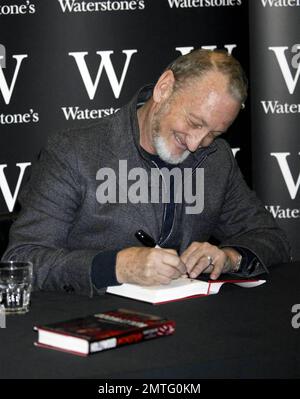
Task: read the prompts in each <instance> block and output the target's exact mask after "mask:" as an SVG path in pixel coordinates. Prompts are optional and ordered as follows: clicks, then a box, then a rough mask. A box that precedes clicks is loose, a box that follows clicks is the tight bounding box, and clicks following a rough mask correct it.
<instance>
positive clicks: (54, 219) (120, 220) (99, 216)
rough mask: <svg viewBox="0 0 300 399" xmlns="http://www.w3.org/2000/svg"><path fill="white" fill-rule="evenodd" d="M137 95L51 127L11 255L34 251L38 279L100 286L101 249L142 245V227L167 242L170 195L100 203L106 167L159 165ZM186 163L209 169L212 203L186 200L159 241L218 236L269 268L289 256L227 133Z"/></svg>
mask: <svg viewBox="0 0 300 399" xmlns="http://www.w3.org/2000/svg"><path fill="white" fill-rule="evenodd" d="M137 102H138V96H135V97H134V98H133V100H132V101H131V102H130V103H129V104H128V105H126V106H124V107H123V108H121V110H120V111H118V112H117V113H116V114H115V115H113V116H110V117H106V118H104V119H103V120H101V121H99V122H97V123H95V124H93V125H90V126H87V127H84V128H80V129H72V130H68V131H65V132H62V133H59V134H56V135H53V136H51V137H50V138H49V140H48V144H47V146H46V148H45V149H44V150H43V151H42V153H41V156H40V159H39V161H38V162H37V163H36V164H35V165H34V166H33V168H32V175H31V178H30V181H29V182H28V184H27V185H26V186H25V188H24V190H23V191H22V193H21V195H20V202H21V205H22V210H21V213H20V215H19V217H18V219H17V221H16V222H15V223H14V224H13V226H12V228H11V231H10V242H9V246H8V248H7V251H6V252H5V254H4V256H3V259H12V258H13V259H24V260H25V259H26V260H31V261H32V262H33V264H34V271H35V273H34V276H35V280H34V286H35V288H37V289H46V290H48V289H49V290H64V289H65V287H70V286H71V287H73V289H74V290H75V291H76V292H78V293H83V294H88V295H92V294H93V291H94V289H93V284H92V283H91V265H92V261H93V259H94V257H95V256H96V255H97V254H98V253H100V252H101V251H107V250H119V249H122V248H126V247H131V246H139V245H141V244H139V242H138V241H137V240H136V238H135V236H134V233H135V232H136V230H138V229H143V230H145V231H147V232H148V233H149V234H150V235H152V236H153V237H154V239H155V240H156V241H160V233H161V229H162V224H163V218H164V208H165V205H164V204H163V203H137V204H133V203H129V202H128V203H106V204H100V203H99V202H98V201H97V199H96V190H97V187H99V184H100V182H99V181H97V180H96V175H97V172H98V170H99V169H101V168H104V167H109V168H112V169H114V170H116V171H118V168H119V160H127V167H128V170H130V169H131V168H134V167H141V168H144V169H145V170H146V171H147V173H150V169H151V168H153V167H155V165H153V163H152V161H151V160H150V159H149V158H148V157H147V154H146V153H145V152H144V151H142V149H141V148H140V145H139V127H138V121H137V113H136V108H137ZM181 167H189V168H193V170H195V168H196V167H198V168H204V181H205V185H204V209H203V211H202V212H201V213H199V214H187V213H186V211H185V205H186V204H184V203H182V204H180V203H178V204H176V207H175V217H174V222H173V226H172V229H171V232H170V234H169V236H168V237H167V238H166V240H165V241H164V242H160V245H161V246H163V247H172V248H176V249H178V251H179V253H182V251H184V250H185V249H186V248H187V247H188V245H189V244H191V242H193V241H208V240H209V239H210V237H214V238H215V239H217V240H218V241H219V242H220V245H221V246H239V247H241V248H247V249H249V250H251V251H252V252H253V253H254V254H255V255H256V256H257V257H258V259H259V260H260V261H261V262H262V264H263V265H264V266H265V267H267V266H269V265H270V264H272V263H279V262H285V261H289V245H288V243H287V241H286V238H285V235H284V233H283V232H282V231H281V230H280V229H279V228H278V227H277V225H276V224H275V222H274V220H273V218H272V217H271V215H270V214H269V213H268V212H267V211H266V210H265V209H264V207H263V205H262V204H261V202H260V201H259V200H258V199H257V197H256V196H255V194H254V192H252V191H251V190H250V189H249V188H248V187H247V185H246V183H245V181H244V179H243V177H242V175H241V172H240V170H239V168H238V166H237V164H236V161H235V159H234V157H233V155H232V151H231V149H230V147H229V145H228V144H227V143H226V141H224V140H223V139H217V140H215V142H214V143H213V144H211V145H210V146H209V147H207V148H203V149H199V150H198V151H197V152H195V153H193V154H190V155H189V157H188V158H187V159H186V160H185V161H184V162H183V163H182V165H181ZM193 179H196V173H194V174H193ZM149 181H150V179H149ZM194 183H197V182H194ZM150 186H151V183H149V188H150ZM118 189H119V190H122V189H123V188H122V187H118Z"/></svg>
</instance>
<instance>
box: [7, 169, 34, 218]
mask: <svg viewBox="0 0 300 399" xmlns="http://www.w3.org/2000/svg"><path fill="white" fill-rule="evenodd" d="M29 165H31V163H30V162H22V163H17V166H18V167H19V168H20V174H19V178H18V182H17V185H16V188H15V192H14V194H13V195H12V193H11V192H10V189H9V186H8V183H7V180H6V177H5V174H4V169H5V168H6V167H7V165H0V188H1V191H2V194H3V197H4V199H5V202H6V205H7V208H8V210H9V212H12V211H13V209H14V206H15V203H16V200H17V196H18V192H19V190H20V186H21V182H22V180H23V176H24V172H25V169H26V168H27V166H29Z"/></svg>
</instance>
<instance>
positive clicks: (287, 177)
mask: <svg viewBox="0 0 300 399" xmlns="http://www.w3.org/2000/svg"><path fill="white" fill-rule="evenodd" d="M271 155H272V156H273V157H275V158H276V159H277V162H278V164H279V167H280V170H281V173H282V175H283V178H284V181H285V184H286V186H287V188H288V190H289V193H290V196H291V199H292V200H293V199H295V198H296V195H297V192H298V189H299V186H300V173H299V176H298V179H297V182H296V183H295V182H294V180H293V176H292V173H291V170H290V168H289V165H288V163H287V159H286V158H287V157H288V155H290V153H289V152H271ZM299 155H300V152H299Z"/></svg>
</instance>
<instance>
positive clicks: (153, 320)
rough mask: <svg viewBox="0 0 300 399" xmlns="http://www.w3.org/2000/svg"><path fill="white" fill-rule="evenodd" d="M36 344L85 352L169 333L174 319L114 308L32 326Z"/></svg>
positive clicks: (83, 354)
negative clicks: (35, 335) (36, 334)
mask: <svg viewBox="0 0 300 399" xmlns="http://www.w3.org/2000/svg"><path fill="white" fill-rule="evenodd" d="M34 329H35V330H36V331H37V332H38V341H37V342H36V343H35V345H36V346H40V347H44V348H49V349H57V350H62V351H67V352H71V353H74V354H77V355H82V356H87V355H89V354H91V353H95V352H100V351H103V350H107V349H112V348H115V347H117V346H121V345H127V344H133V343H136V342H139V341H143V340H149V339H152V338H157V337H163V336H166V335H171V334H173V333H174V331H175V322H174V321H173V320H168V319H166V318H162V317H160V316H155V315H151V314H146V313H139V312H135V311H131V310H128V309H117V310H112V311H108V312H104V313H97V314H94V315H90V316H85V317H81V318H76V319H71V320H67V321H62V322H57V323H51V324H48V325H42V326H35V327H34Z"/></svg>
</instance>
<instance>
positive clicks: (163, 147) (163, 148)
mask: <svg viewBox="0 0 300 399" xmlns="http://www.w3.org/2000/svg"><path fill="white" fill-rule="evenodd" d="M168 107H169V102H167V103H166V104H164V105H163V106H162V108H161V109H160V110H159V111H158V113H157V114H156V115H155V117H154V119H153V130H152V131H153V135H152V143H153V147H154V148H155V150H156V153H157V155H158V156H159V157H160V159H162V160H163V161H164V162H167V163H169V164H172V165H177V164H180V163H182V162H183V161H184V160H185V159H186V158H187V157H188V156H189V155H190V151H189V150H185V151H184V152H183V153H182V154H180V155H174V154H172V153H171V151H170V150H169V148H168V143H167V141H166V140H165V138H164V137H162V136H161V123H160V122H161V120H162V118H163V117H164V115H165V114H166V111H167V109H168Z"/></svg>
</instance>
